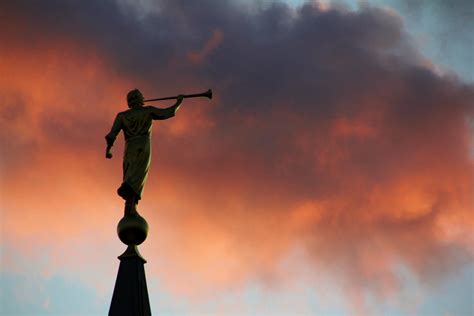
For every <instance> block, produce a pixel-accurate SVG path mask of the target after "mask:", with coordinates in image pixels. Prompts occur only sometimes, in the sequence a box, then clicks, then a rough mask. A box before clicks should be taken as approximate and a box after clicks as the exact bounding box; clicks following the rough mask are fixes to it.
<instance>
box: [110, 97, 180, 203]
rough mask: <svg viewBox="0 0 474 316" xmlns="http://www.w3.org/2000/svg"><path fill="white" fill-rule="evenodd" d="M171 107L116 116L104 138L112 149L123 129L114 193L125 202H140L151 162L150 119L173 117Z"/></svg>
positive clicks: (141, 108)
mask: <svg viewBox="0 0 474 316" xmlns="http://www.w3.org/2000/svg"><path fill="white" fill-rule="evenodd" d="M175 109H176V108H175V107H170V108H166V109H159V108H155V107H153V106H139V107H134V108H131V109H129V110H127V111H124V112H120V113H119V114H117V117H116V118H115V121H114V123H113V125H112V129H111V130H110V133H108V134H107V135H106V136H105V139H106V140H107V145H109V146H112V145H113V144H114V142H115V139H116V138H117V135H118V133H119V132H120V131H121V130H123V134H124V137H125V151H124V156H123V182H122V185H121V186H120V187H119V188H118V190H117V193H118V194H119V195H120V196H121V197H122V198H123V199H125V200H129V199H131V198H135V200H136V201H137V202H138V200H140V199H141V196H142V192H143V187H144V185H145V181H146V178H147V176H148V169H149V167H150V160H151V146H150V138H151V130H152V121H153V120H165V119H168V118H170V117H173V116H174V115H175Z"/></svg>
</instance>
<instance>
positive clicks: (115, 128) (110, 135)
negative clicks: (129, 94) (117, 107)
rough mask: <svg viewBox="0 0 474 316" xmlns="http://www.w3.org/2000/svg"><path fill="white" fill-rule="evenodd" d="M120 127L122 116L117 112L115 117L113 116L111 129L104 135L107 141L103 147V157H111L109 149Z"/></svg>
mask: <svg viewBox="0 0 474 316" xmlns="http://www.w3.org/2000/svg"><path fill="white" fill-rule="evenodd" d="M121 129H122V118H121V117H120V114H117V117H115V121H114V124H113V125H112V129H111V130H110V132H109V133H108V134H107V135H106V136H105V140H106V141H107V147H106V148H105V158H107V159H110V158H112V152H111V149H112V146H113V145H114V142H115V139H116V138H117V135H118V133H119V132H120V130H121Z"/></svg>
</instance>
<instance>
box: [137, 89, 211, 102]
mask: <svg viewBox="0 0 474 316" xmlns="http://www.w3.org/2000/svg"><path fill="white" fill-rule="evenodd" d="M183 97H184V98H197V97H206V98H209V99H212V90H211V89H209V90H207V91H206V92H203V93H195V94H184V95H183ZM177 98H178V96H174V97H164V98H157V99H147V100H145V101H144V102H151V101H160V100H171V99H177Z"/></svg>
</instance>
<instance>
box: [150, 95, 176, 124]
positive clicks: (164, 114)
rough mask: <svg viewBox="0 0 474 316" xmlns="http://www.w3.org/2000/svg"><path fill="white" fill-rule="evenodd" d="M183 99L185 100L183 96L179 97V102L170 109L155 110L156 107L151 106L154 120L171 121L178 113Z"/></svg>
mask: <svg viewBox="0 0 474 316" xmlns="http://www.w3.org/2000/svg"><path fill="white" fill-rule="evenodd" d="M183 99H184V97H183V95H179V96H178V98H177V101H176V103H175V104H174V105H172V106H170V107H168V108H164V109H160V108H155V107H154V106H150V108H151V110H152V114H153V119H154V120H166V119H169V118H170V117H173V116H174V115H175V113H176V111H178V109H179V106H180V105H181V103H182V102H183Z"/></svg>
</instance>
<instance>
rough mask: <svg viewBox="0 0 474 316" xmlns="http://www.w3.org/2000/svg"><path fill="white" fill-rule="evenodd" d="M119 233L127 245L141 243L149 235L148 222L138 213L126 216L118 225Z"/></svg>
mask: <svg viewBox="0 0 474 316" xmlns="http://www.w3.org/2000/svg"><path fill="white" fill-rule="evenodd" d="M117 234H118V236H119V238H120V240H121V241H122V242H123V243H124V244H126V245H140V244H141V243H142V242H144V241H145V239H146V237H147V235H148V223H147V222H146V220H145V219H144V218H143V217H141V216H140V215H139V214H138V213H135V214H133V215H127V216H124V217H123V218H122V219H121V220H120V222H119V223H118V225H117Z"/></svg>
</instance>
